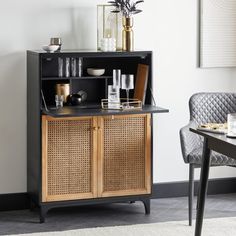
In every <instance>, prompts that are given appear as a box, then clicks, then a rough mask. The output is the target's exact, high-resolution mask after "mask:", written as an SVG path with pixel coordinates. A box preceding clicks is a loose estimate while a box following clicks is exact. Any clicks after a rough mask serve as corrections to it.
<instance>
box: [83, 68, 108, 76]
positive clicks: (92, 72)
mask: <svg viewBox="0 0 236 236" xmlns="http://www.w3.org/2000/svg"><path fill="white" fill-rule="evenodd" d="M87 73H88V75H91V76H101V75H103V74H104V73H105V69H100V68H87Z"/></svg>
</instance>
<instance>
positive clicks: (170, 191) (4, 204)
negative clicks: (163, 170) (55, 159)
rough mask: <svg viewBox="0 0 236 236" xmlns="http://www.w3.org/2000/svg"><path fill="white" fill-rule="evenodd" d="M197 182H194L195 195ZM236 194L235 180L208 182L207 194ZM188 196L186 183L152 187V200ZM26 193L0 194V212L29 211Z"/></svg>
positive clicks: (170, 183)
mask: <svg viewBox="0 0 236 236" xmlns="http://www.w3.org/2000/svg"><path fill="white" fill-rule="evenodd" d="M198 185H199V182H198V181H195V183H194V186H195V195H196V194H197V190H198ZM227 193H236V178H223V179H211V180H209V182H208V194H209V195H214V194H227ZM185 196H188V181H183V182H169V183H156V184H154V185H153V194H152V198H153V199H156V198H174V197H185ZM29 206H30V204H29V197H28V194H27V193H9V194H0V211H12V210H24V209H29Z"/></svg>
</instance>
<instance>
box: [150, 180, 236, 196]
mask: <svg viewBox="0 0 236 236" xmlns="http://www.w3.org/2000/svg"><path fill="white" fill-rule="evenodd" d="M198 186H199V181H195V182H194V194H195V195H197V191H198ZM152 192H153V194H152V198H153V199H155V198H173V197H186V196H188V181H183V182H171V183H156V184H154V185H153V191H152ZM227 193H236V178H221V179H210V180H209V181H208V191H207V194H208V195H215V194H227Z"/></svg>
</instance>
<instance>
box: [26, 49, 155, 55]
mask: <svg viewBox="0 0 236 236" xmlns="http://www.w3.org/2000/svg"><path fill="white" fill-rule="evenodd" d="M27 53H29V54H36V55H60V54H71V53H72V54H73V53H77V54H88V55H89V54H98V55H112V56H118V55H122V56H123V55H124V56H125V55H139V54H147V53H152V51H149V50H147V51H142V50H140V51H139V50H138V51H132V52H125V51H115V52H102V51H97V50H77V49H68V50H61V51H60V52H53V53H48V52H45V51H43V50H27Z"/></svg>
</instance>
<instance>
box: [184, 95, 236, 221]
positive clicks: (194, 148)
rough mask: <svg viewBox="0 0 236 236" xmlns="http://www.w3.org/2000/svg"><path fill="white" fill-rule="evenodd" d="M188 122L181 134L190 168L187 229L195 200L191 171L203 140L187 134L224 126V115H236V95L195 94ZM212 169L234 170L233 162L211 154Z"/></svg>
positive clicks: (199, 163) (235, 162) (235, 161)
mask: <svg viewBox="0 0 236 236" xmlns="http://www.w3.org/2000/svg"><path fill="white" fill-rule="evenodd" d="M189 110H190V122H189V124H188V125H186V126H185V127H183V128H182V129H181V130H180V142H181V149H182V154H183V159H184V162H185V163H186V164H189V194H188V210H189V225H192V209H193V197H194V169H195V168H199V167H200V165H201V159H202V147H203V140H202V139H201V137H200V136H198V135H197V134H194V133H192V132H190V131H189V128H190V127H193V128H196V127H197V126H198V125H199V124H204V123H211V122H212V123H225V122H226V121H227V114H229V113H235V112H236V93H197V94H194V95H192V96H191V98H190V100H189ZM211 166H236V160H234V159H231V158H229V157H227V156H225V155H222V154H219V153H217V152H214V151H213V152H212V153H211Z"/></svg>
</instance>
